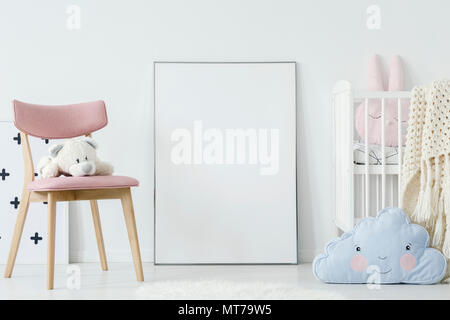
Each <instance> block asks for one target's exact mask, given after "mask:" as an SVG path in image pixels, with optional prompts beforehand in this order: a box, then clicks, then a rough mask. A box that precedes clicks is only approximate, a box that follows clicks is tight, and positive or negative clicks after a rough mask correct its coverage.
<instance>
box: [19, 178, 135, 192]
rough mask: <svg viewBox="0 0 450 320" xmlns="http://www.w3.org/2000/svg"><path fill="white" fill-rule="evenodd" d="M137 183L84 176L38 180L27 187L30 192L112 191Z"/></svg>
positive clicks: (119, 179) (132, 179)
mask: <svg viewBox="0 0 450 320" xmlns="http://www.w3.org/2000/svg"><path fill="white" fill-rule="evenodd" d="M138 185H139V181H137V180H136V179H134V178H131V177H125V176H86V177H65V176H61V177H58V178H45V179H38V180H34V181H33V182H30V183H29V184H28V186H27V188H28V190H30V191H55V190H83V189H112V188H128V187H136V186H138Z"/></svg>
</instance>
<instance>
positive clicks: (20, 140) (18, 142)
mask: <svg viewBox="0 0 450 320" xmlns="http://www.w3.org/2000/svg"><path fill="white" fill-rule="evenodd" d="M13 140H15V141H17V144H20V143H21V142H22V139H21V138H20V132H19V133H18V134H17V137H14V138H13Z"/></svg>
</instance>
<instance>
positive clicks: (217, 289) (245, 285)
mask: <svg viewBox="0 0 450 320" xmlns="http://www.w3.org/2000/svg"><path fill="white" fill-rule="evenodd" d="M138 296H139V298H141V299H155V300H156V299H160V300H189V299H191V300H206V299H212V300H216V299H224V300H241V299H243V300H252V299H255V300H263V299H267V300H298V299H302V300H304V299H309V300H311V299H313V300H317V299H344V297H343V296H341V295H340V294H339V293H337V292H336V291H330V290H327V289H323V290H322V289H320V290H319V289H308V288H303V287H301V286H299V285H290V284H287V283H275V282H273V283H269V282H256V281H251V282H237V281H225V280H199V281H156V282H149V283H145V284H143V285H142V286H141V287H140V288H139V290H138Z"/></svg>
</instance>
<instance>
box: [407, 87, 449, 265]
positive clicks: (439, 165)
mask: <svg viewBox="0 0 450 320" xmlns="http://www.w3.org/2000/svg"><path fill="white" fill-rule="evenodd" d="M402 209H403V210H404V211H405V212H406V213H407V214H408V215H409V216H410V218H411V220H413V221H414V222H415V223H418V224H421V225H423V226H424V227H425V228H426V229H427V230H428V232H429V234H430V238H431V246H432V247H435V248H437V249H440V250H442V252H443V254H444V255H445V256H446V257H447V259H449V258H450V81H449V80H441V81H435V82H433V83H432V84H431V86H430V87H416V88H414V89H413V91H412V97H411V106H410V116H409V121H408V134H407V140H406V150H405V156H404V162H403V169H402Z"/></svg>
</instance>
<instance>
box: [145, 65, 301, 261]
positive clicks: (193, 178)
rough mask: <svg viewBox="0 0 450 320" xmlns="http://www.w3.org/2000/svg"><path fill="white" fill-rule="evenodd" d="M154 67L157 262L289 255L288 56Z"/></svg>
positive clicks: (292, 249)
mask: <svg viewBox="0 0 450 320" xmlns="http://www.w3.org/2000/svg"><path fill="white" fill-rule="evenodd" d="M154 72H155V74H154V77H155V78H154V80H155V82H154V86H155V87H154V94H155V106H154V107H155V263H158V264H246V263H247V264H256V263H262V264H266V263H297V200H296V65H295V63H294V62H278V63H180V62H176V63H171V62H159V63H158V62H157V63H155V67H154Z"/></svg>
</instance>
